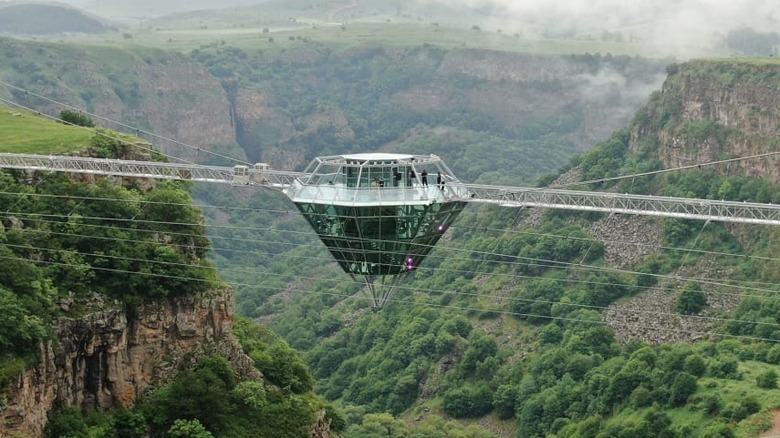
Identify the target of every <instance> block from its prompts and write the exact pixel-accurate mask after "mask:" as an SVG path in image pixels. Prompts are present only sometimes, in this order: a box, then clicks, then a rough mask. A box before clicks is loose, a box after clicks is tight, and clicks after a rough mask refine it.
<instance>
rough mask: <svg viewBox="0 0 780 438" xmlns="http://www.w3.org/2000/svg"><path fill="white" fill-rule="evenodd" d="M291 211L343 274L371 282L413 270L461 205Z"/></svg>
mask: <svg viewBox="0 0 780 438" xmlns="http://www.w3.org/2000/svg"><path fill="white" fill-rule="evenodd" d="M391 170H392V169H391ZM362 178H363V177H362V175H361V176H360V179H361V180H362ZM296 205H297V207H298V209H299V210H300V211H301V213H303V216H304V217H305V218H306V220H307V221H308V222H309V224H310V225H311V226H312V227H313V228H314V230H315V231H316V232H317V234H318V235H319V236H320V239H321V240H322V242H323V243H325V246H326V247H328V250H330V252H331V254H333V257H335V259H336V261H338V262H339V264H340V265H341V267H342V268H343V269H344V271H345V272H347V273H350V274H353V275H367V276H372V275H395V274H400V273H402V272H407V271H411V270H414V269H416V268H417V267H418V266H419V265H420V263H422V261H423V259H424V258H425V256H427V255H428V253H429V252H430V251H431V250H432V249H433V246H434V245H435V244H436V242H438V240H439V238H441V236H442V235H443V234H444V232H445V231H446V230H447V228H448V227H449V226H450V225H451V224H452V222H453V221H454V220H455V218H456V217H457V216H458V214H459V213H460V212H461V211H462V210H463V208H464V207H465V205H466V203H465V202H459V201H455V202H445V203H434V204H428V205H394V206H368V207H349V206H336V205H326V204H314V203H296Z"/></svg>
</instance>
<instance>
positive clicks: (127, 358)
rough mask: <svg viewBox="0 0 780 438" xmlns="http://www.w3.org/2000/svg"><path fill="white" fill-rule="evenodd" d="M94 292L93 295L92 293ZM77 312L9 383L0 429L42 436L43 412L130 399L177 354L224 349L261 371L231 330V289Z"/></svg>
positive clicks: (249, 370)
mask: <svg viewBox="0 0 780 438" xmlns="http://www.w3.org/2000/svg"><path fill="white" fill-rule="evenodd" d="M95 300H100V297H97V296H96V297H95ZM98 307H100V308H101V310H98V311H94V312H91V313H88V314H86V315H84V316H82V317H74V318H62V319H61V320H60V321H58V323H57V324H56V327H55V331H54V334H55V336H54V337H55V339H54V340H53V341H51V342H49V343H48V344H47V345H45V346H42V347H41V351H40V356H41V360H40V364H39V365H38V366H36V367H34V368H31V369H29V370H27V371H26V372H25V373H24V374H22V375H21V376H20V377H19V378H18V379H17V381H16V383H15V384H14V385H12V387H11V389H10V392H9V394H8V396H7V402H6V406H5V408H4V409H3V410H2V411H0V413H1V414H2V417H1V418H0V419H1V420H2V421H0V437H15V436H19V437H39V436H42V433H43V429H44V427H45V425H46V419H47V415H48V413H49V412H50V411H51V410H52V409H57V408H60V407H63V406H81V407H82V408H83V409H85V410H95V409H111V408H113V407H116V406H131V405H132V404H133V403H134V402H135V401H136V400H137V399H138V397H139V396H141V395H142V394H144V392H145V391H147V390H149V389H152V388H154V387H157V386H158V385H159V384H161V383H164V382H166V381H168V380H170V379H172V378H173V377H174V376H175V374H176V371H177V370H178V369H179V365H181V364H182V361H187V360H190V361H195V360H197V358H198V357H200V356H202V355H203V354H209V353H219V354H222V355H224V356H225V357H227V358H228V359H229V360H230V361H231V362H232V364H233V366H234V367H235V368H236V370H237V371H238V372H239V374H242V375H244V376H247V377H253V378H260V377H261V376H260V374H259V372H258V371H257V370H256V369H255V368H254V367H253V364H252V361H251V359H250V358H248V357H247V356H245V355H244V354H243V353H242V351H241V348H240V346H239V345H238V344H237V342H236V341H235V340H234V339H233V337H232V336H231V329H232V326H233V319H234V314H233V303H232V294H231V293H230V292H229V291H214V292H209V293H204V294H198V295H193V296H187V297H181V298H175V299H170V300H164V301H155V302H150V303H145V304H142V305H140V306H138V307H136V308H132V309H126V308H123V307H122V306H120V305H119V304H118V303H104V304H103V305H100V306H98Z"/></svg>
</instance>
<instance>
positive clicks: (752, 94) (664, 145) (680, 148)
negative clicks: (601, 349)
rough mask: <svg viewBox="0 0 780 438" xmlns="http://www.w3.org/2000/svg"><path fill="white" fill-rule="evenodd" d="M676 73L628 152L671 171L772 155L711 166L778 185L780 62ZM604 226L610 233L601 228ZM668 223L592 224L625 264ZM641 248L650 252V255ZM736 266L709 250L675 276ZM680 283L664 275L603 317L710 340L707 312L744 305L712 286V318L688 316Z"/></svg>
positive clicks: (687, 67)
mask: <svg viewBox="0 0 780 438" xmlns="http://www.w3.org/2000/svg"><path fill="white" fill-rule="evenodd" d="M668 70H669V76H668V78H667V79H666V81H665V82H664V84H663V87H662V89H661V91H660V92H657V93H654V94H653V96H652V97H651V99H650V101H649V102H648V104H647V105H646V106H645V107H643V108H642V109H641V110H640V111H639V112H638V114H637V116H636V118H635V120H634V122H633V124H632V128H631V135H630V141H629V150H630V152H632V153H634V154H639V155H640V156H644V157H648V156H652V157H654V158H657V159H658V160H659V161H660V162H661V163H662V165H663V167H664V168H675V167H681V166H696V165H697V164H702V163H708V162H712V161H717V160H724V159H730V158H736V157H751V156H755V155H764V156H762V157H759V158H755V159H747V160H740V161H735V162H731V163H728V164H722V165H717V166H713V167H712V169H714V170H715V171H716V172H718V173H720V174H722V175H729V176H750V177H756V178H763V179H766V180H769V181H771V182H773V183H775V184H777V183H778V182H780V166H779V165H778V164H780V160H778V156H777V155H771V154H772V153H773V152H776V151H778V146H779V145H780V143H779V142H778V133H780V86H779V85H778V84H780V82H778V78H780V63H778V62H776V61H773V60H765V61H761V62H755V61H749V60H744V61H691V62H688V63H685V64H682V65H672V66H670V67H669V69H668ZM766 154H769V155H766ZM606 223H608V227H607V230H608V233H605V232H604V230H602V228H603V227H602V224H606ZM702 226H703V224H702ZM639 228H641V229H642V230H640V229H639ZM662 229H663V223H662V222H660V221H658V220H653V219H647V218H639V217H633V218H612V217H610V218H606V219H603V220H601V221H598V222H596V223H594V224H593V225H592V227H591V231H592V232H593V233H594V235H595V236H597V237H599V238H600V239H604V241H605V243H606V251H605V252H606V254H605V258H606V259H607V261H608V262H610V263H611V264H613V265H614V266H616V267H623V266H621V261H625V260H630V261H633V262H637V261H639V260H642V259H644V258H646V257H647V256H648V255H649V254H650V253H652V252H654V251H659V248H660V247H661V245H662V242H663V230H662ZM727 229H728V231H729V232H731V233H732V234H733V235H735V236H738V238H739V236H741V235H744V234H746V232H745V230H746V229H747V228H746V227H745V226H742V225H729V226H727ZM616 240H617V241H621V240H622V241H625V242H631V243H632V244H631V247H624V248H621V247H616V246H614V245H610V241H616ZM739 240H740V242H741V244H742V245H744V246H745V247H746V248H750V246H751V245H753V243H752V242H751V241H750V239H746V238H739ZM640 248H643V249H645V251H644V252H643V253H642V254H640V253H639V251H638V249H640ZM637 255H639V256H640V257H637ZM736 269H737V268H735V267H724V266H722V265H720V264H718V263H717V261H716V260H714V257H712V256H707V257H701V258H700V259H698V260H697V262H696V263H695V264H693V265H692V266H685V267H680V268H679V270H678V271H677V272H676V276H682V277H700V278H729V277H730V276H731V275H733V274H734V271H735V270H736ZM681 287H682V282H680V281H675V280H673V279H670V278H665V279H662V281H661V282H659V284H658V285H656V286H655V287H652V288H650V289H648V290H647V291H646V292H643V293H641V294H639V295H637V296H636V297H633V298H631V299H629V300H625V301H623V302H620V303H617V304H614V305H613V306H611V307H610V308H609V309H608V310H607V311H606V312H605V314H604V318H605V320H606V322H607V323H608V324H609V325H610V326H612V327H613V328H614V329H615V330H616V333H617V337H618V338H620V339H621V340H624V341H628V340H636V339H638V340H642V341H646V342H650V343H656V344H657V343H670V342H692V341H696V340H699V339H702V338H705V337H706V336H707V333H708V332H710V331H712V330H713V329H714V327H715V326H716V324H717V319H707V318H706V317H710V316H717V315H729V314H731V312H733V311H734V310H735V309H736V308H737V306H738V305H739V303H740V297H739V296H737V295H735V294H733V293H730V292H733V290H731V289H728V288H724V287H715V286H711V285H710V286H708V287H706V288H704V293H705V295H706V297H707V300H708V307H707V309H705V310H704V312H703V313H702V316H704V317H705V318H701V319H695V318H686V317H682V316H681V315H679V313H678V312H677V310H676V300H677V297H678V295H679V293H680V290H681ZM648 309H654V311H653V312H649V311H648ZM656 312H660V313H656Z"/></svg>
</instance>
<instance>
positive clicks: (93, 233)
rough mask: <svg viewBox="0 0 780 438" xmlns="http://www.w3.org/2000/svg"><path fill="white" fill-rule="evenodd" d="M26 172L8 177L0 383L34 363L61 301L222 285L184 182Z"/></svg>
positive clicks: (81, 306)
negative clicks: (29, 176)
mask: <svg viewBox="0 0 780 438" xmlns="http://www.w3.org/2000/svg"><path fill="white" fill-rule="evenodd" d="M94 141H95V144H103V143H105V142H106V140H105V138H102V137H96V139H95V140H94ZM24 178H25V177H24V176H23V174H22V173H20V172H2V173H0V210H2V211H3V213H2V225H3V228H2V231H3V232H2V233H0V257H2V258H3V266H4V267H5V269H3V270H2V272H0V295H2V300H0V307H2V314H3V315H4V318H3V319H2V325H3V330H0V346H2V352H3V353H2V356H1V357H0V383H3V384H4V383H5V382H6V379H8V378H10V377H13V376H14V375H15V374H16V373H18V372H19V371H20V369H21V368H20V367H21V364H22V363H24V362H26V363H30V362H34V360H35V353H36V352H37V351H38V346H37V344H38V342H40V341H42V340H44V339H46V338H47V337H48V333H49V327H50V323H51V321H52V319H53V318H54V317H56V316H59V315H61V314H62V308H63V305H62V304H61V303H68V307H67V309H68V311H69V312H70V314H71V315H74V314H79V313H81V312H83V311H85V310H87V309H88V308H89V306H91V301H92V297H93V293H98V294H102V295H105V296H108V297H111V298H115V299H117V300H119V301H120V302H121V303H124V304H125V305H133V304H137V303H138V302H140V301H141V300H144V299H149V298H157V297H168V296H175V295H177V294H183V293H192V292H197V291H202V290H205V289H207V288H214V287H217V286H218V285H219V282H218V281H217V278H216V276H215V275H214V268H212V267H211V266H210V265H209V264H208V262H206V261H204V258H205V254H206V251H207V250H208V248H209V242H208V239H206V237H205V236H204V234H205V229H204V226H203V225H202V224H201V222H202V221H201V215H200V213H199V212H198V211H197V210H195V209H194V208H193V207H192V205H191V204H192V201H191V200H190V197H189V195H188V194H187V192H186V191H185V189H184V188H183V187H181V186H180V185H178V184H173V183H160V184H157V185H155V186H154V187H153V188H152V189H150V190H141V189H140V188H139V187H135V188H132V187H131V188H128V189H126V188H123V187H120V186H116V185H114V184H111V183H109V182H108V180H105V179H100V180H98V181H97V182H96V183H95V184H91V185H88V184H82V183H78V182H75V181H74V180H73V179H71V178H69V177H68V176H66V175H64V174H46V175H44V174H39V175H35V176H34V177H33V180H32V181H31V182H32V183H31V184H23V183H21V182H20V180H23V179H24ZM128 273H133V274H134V275H131V276H126V274H128Z"/></svg>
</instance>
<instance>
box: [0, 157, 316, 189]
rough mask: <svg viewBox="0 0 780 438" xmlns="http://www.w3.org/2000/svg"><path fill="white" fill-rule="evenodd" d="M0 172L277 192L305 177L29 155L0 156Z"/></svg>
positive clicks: (262, 170)
mask: <svg viewBox="0 0 780 438" xmlns="http://www.w3.org/2000/svg"><path fill="white" fill-rule="evenodd" d="M0 168H6V169H22V170H40V171H48V172H70V173H88V174H94V175H106V176H120V177H133V178H154V179H169V180H184V181H199V182H200V181H202V182H215V183H225V184H234V185H246V184H254V185H263V186H267V187H273V188H279V189H283V188H285V187H288V186H289V185H290V184H292V182H293V181H295V179H296V178H299V177H302V176H304V175H305V174H303V173H299V172H283V171H278V170H270V169H268V167H267V166H265V165H256V166H254V167H249V166H234V167H222V166H202V165H197V164H176V163H160V162H154V161H130V160H112V159H103V158H84V157H71V156H56V155H31V154H0Z"/></svg>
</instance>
